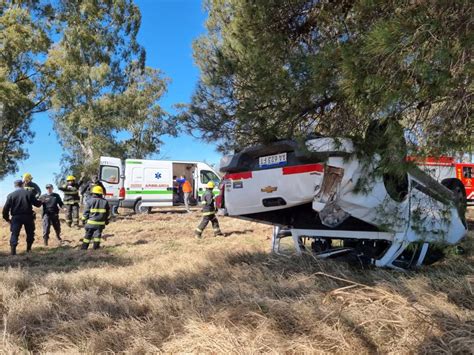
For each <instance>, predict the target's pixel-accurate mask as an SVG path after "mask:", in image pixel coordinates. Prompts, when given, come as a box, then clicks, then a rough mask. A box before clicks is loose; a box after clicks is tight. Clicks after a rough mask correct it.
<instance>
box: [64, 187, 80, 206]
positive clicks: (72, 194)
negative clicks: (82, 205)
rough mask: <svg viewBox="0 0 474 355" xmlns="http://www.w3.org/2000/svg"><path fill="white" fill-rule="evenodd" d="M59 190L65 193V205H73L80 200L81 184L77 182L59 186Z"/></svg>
mask: <svg viewBox="0 0 474 355" xmlns="http://www.w3.org/2000/svg"><path fill="white" fill-rule="evenodd" d="M59 190H61V191H62V192H63V193H64V198H63V202H64V204H65V205H73V204H75V203H79V202H80V198H79V185H78V184H77V183H76V182H73V183H72V184H66V185H63V186H61V187H59Z"/></svg>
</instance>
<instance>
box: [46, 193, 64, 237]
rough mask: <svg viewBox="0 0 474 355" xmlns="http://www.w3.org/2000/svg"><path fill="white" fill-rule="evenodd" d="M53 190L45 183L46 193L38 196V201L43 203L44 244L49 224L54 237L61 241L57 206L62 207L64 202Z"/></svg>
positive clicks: (47, 235)
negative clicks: (54, 234)
mask: <svg viewBox="0 0 474 355" xmlns="http://www.w3.org/2000/svg"><path fill="white" fill-rule="evenodd" d="M53 190H54V188H53V185H51V184H48V185H46V191H48V193H46V194H44V195H42V196H41V197H40V201H41V202H42V203H43V241H44V245H46V246H47V245H48V240H49V231H50V229H51V225H52V226H53V228H54V231H55V233H56V238H57V239H58V241H59V242H60V243H61V242H62V239H61V223H60V222H59V208H63V207H64V203H63V201H62V200H61V196H59V195H58V194H57V193H55V192H53Z"/></svg>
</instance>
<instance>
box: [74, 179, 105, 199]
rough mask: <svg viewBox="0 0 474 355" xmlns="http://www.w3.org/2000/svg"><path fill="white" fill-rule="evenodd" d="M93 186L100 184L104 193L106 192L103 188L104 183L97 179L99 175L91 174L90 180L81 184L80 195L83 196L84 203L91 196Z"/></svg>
mask: <svg viewBox="0 0 474 355" xmlns="http://www.w3.org/2000/svg"><path fill="white" fill-rule="evenodd" d="M94 186H100V187H102V191H103V192H104V195H105V194H106V193H107V191H106V190H105V187H104V184H102V182H101V181H100V180H99V177H98V176H97V175H92V176H91V180H90V181H89V182H88V183H83V184H82V185H81V191H80V192H81V195H82V197H83V201H84V205H85V204H86V203H87V200H88V199H89V198H90V197H91V190H92V188H93V187H94Z"/></svg>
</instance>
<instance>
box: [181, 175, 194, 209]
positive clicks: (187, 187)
mask: <svg viewBox="0 0 474 355" xmlns="http://www.w3.org/2000/svg"><path fill="white" fill-rule="evenodd" d="M182 189H183V194H184V205H185V206H186V211H187V212H188V213H191V211H190V210H189V199H190V197H191V195H192V193H193V187H192V186H191V183H190V182H189V180H184V182H183V186H182Z"/></svg>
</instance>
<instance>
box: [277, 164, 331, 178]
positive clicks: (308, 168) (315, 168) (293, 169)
mask: <svg viewBox="0 0 474 355" xmlns="http://www.w3.org/2000/svg"><path fill="white" fill-rule="evenodd" d="M282 170H283V175H291V174H301V173H312V172H318V173H322V172H323V171H324V165H323V164H306V165H295V166H287V167H284V168H282Z"/></svg>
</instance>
